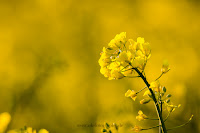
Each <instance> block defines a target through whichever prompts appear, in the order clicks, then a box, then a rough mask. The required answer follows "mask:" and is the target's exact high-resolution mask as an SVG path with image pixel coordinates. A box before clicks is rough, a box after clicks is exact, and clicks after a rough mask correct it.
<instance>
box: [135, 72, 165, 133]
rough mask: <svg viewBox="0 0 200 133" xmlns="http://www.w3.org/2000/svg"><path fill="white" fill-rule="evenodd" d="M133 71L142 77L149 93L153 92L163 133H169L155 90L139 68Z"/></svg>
mask: <svg viewBox="0 0 200 133" xmlns="http://www.w3.org/2000/svg"><path fill="white" fill-rule="evenodd" d="M133 69H134V70H135V71H136V72H137V73H138V74H139V75H140V77H141V78H142V80H143V81H144V83H145V84H146V86H147V87H148V89H149V91H150V92H151V96H152V99H153V101H154V105H155V108H156V111H157V115H158V118H159V121H160V122H161V125H162V130H163V133H167V129H166V127H165V123H164V121H163V118H162V113H161V111H160V107H159V105H158V104H157V103H158V102H157V100H156V97H155V94H154V92H153V90H152V89H151V88H149V87H150V84H149V82H148V81H147V79H146V77H144V75H143V74H142V73H141V72H140V71H139V70H138V69H137V68H133Z"/></svg>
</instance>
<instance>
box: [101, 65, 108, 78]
mask: <svg viewBox="0 0 200 133" xmlns="http://www.w3.org/2000/svg"><path fill="white" fill-rule="evenodd" d="M100 72H101V74H103V75H104V76H105V77H110V70H109V69H108V68H106V67H101V69H100Z"/></svg>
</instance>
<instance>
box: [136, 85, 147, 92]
mask: <svg viewBox="0 0 200 133" xmlns="http://www.w3.org/2000/svg"><path fill="white" fill-rule="evenodd" d="M146 88H147V87H146V86H145V87H144V88H143V89H141V90H139V91H138V92H137V93H136V94H138V93H140V92H141V91H143V90H144V89H146Z"/></svg>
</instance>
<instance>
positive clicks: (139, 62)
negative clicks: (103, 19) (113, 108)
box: [99, 32, 192, 133]
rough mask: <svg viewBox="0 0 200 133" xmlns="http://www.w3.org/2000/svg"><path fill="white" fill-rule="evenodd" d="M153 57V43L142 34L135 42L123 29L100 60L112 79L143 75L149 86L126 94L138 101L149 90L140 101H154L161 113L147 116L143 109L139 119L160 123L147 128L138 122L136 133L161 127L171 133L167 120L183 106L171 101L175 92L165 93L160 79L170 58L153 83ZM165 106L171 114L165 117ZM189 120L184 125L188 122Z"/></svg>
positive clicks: (104, 72)
mask: <svg viewBox="0 0 200 133" xmlns="http://www.w3.org/2000/svg"><path fill="white" fill-rule="evenodd" d="M150 56H151V48H150V45H149V43H148V42H145V41H144V38H141V37H138V38H137V41H133V40H132V39H128V40H127V39H126V33H125V32H122V33H120V34H118V35H116V36H115V38H114V39H112V40H111V41H110V43H109V44H108V47H104V48H103V51H102V53H101V57H100V59H99V64H100V66H101V69H100V72H101V73H102V74H103V75H104V76H105V77H107V78H108V79H109V80H113V79H121V78H124V77H140V78H141V79H142V80H143V81H144V83H145V84H146V86H145V87H144V88H143V89H141V90H139V91H134V90H130V89H129V90H128V91H127V92H126V93H125V96H126V97H129V98H131V99H132V100H134V101H135V100H136V98H137V96H138V94H139V93H140V92H142V91H143V90H145V89H146V90H145V92H144V94H143V96H144V99H142V100H140V104H147V103H149V102H150V101H153V102H154V104H155V107H156V111H157V114H158V119H152V118H149V117H147V116H146V115H145V114H144V113H143V112H142V111H141V110H139V112H138V116H136V119H137V120H139V121H141V120H146V119H148V120H158V121H159V125H157V126H153V127H151V128H147V129H144V128H142V127H140V126H137V125H136V126H135V127H134V128H133V129H132V130H133V131H135V132H140V131H142V130H149V129H152V128H157V127H160V129H159V130H160V131H161V132H163V133H167V129H166V127H165V121H166V120H167V119H168V117H169V115H170V114H171V113H172V112H173V111H174V110H175V109H176V108H179V107H180V104H179V105H173V104H172V103H171V101H170V97H171V96H172V95H171V94H167V95H165V94H166V91H167V89H166V88H165V87H164V86H162V85H161V84H160V81H159V79H160V78H161V77H162V75H164V74H166V73H167V72H168V71H169V70H170V67H169V63H168V61H167V60H165V61H164V62H163V65H162V67H161V75H160V76H159V77H158V78H156V79H155V80H154V81H152V82H150V83H149V82H148V81H147V78H146V76H145V71H144V69H145V66H146V63H147V61H148V59H149V58H150ZM163 105H165V107H166V109H165V110H167V111H168V115H167V117H166V118H165V119H163V118H162V111H163ZM191 119H192V117H191V118H190V119H189V121H191ZM189 121H188V122H189ZM188 122H187V123H188ZM187 123H185V124H183V125H186V124H187ZM160 124H161V126H160ZM183 125H181V126H183ZM181 126H178V127H181ZM103 132H107V133H111V130H110V129H109V127H107V128H105V129H103Z"/></svg>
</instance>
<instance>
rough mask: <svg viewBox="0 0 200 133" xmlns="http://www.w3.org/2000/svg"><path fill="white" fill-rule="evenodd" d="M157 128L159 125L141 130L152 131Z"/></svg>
mask: <svg viewBox="0 0 200 133" xmlns="http://www.w3.org/2000/svg"><path fill="white" fill-rule="evenodd" d="M157 127H160V125H157V126H153V127H150V128H145V129H142V130H149V129H153V128H157Z"/></svg>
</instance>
